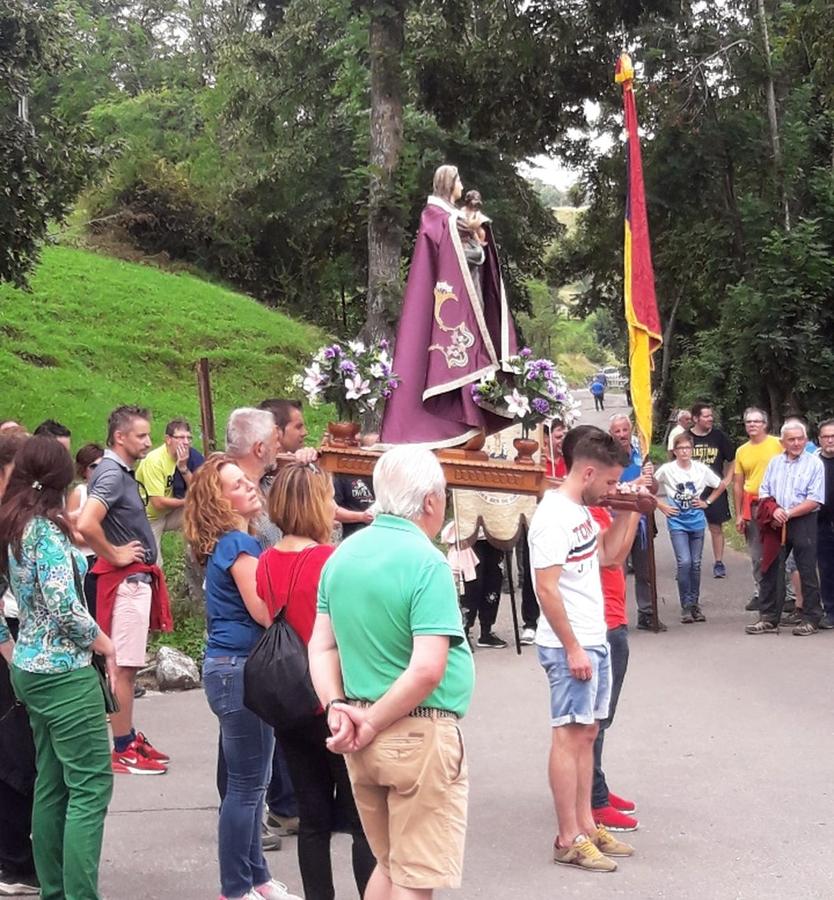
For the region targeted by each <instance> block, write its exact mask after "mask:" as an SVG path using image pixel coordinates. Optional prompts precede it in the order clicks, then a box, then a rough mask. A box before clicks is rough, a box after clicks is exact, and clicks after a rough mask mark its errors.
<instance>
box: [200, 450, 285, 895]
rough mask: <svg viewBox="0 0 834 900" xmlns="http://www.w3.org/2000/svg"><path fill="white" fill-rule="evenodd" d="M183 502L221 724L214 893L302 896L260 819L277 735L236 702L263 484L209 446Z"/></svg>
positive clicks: (210, 691)
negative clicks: (222, 783)
mask: <svg viewBox="0 0 834 900" xmlns="http://www.w3.org/2000/svg"><path fill="white" fill-rule="evenodd" d="M184 510H185V511H184V514H183V532H184V534H185V538H186V540H187V541H188V542H189V543H190V544H191V547H192V549H193V551H194V554H195V556H196V557H197V560H198V561H199V562H200V563H201V564H203V565H205V567H206V582H205V584H206V619H207V630H208V639H207V641H206V658H205V662H204V664H203V686H204V688H205V692H206V699H207V700H208V704H209V706H210V707H211V711H212V712H213V713H214V714H215V716H217V720H218V722H219V724H220V745H221V747H222V750H223V758H224V760H225V763H226V770H227V784H226V790H225V794H224V796H223V798H222V800H221V803H220V819H219V823H218V856H219V862H220V886H221V891H222V895H221V900H299V898H298V897H296V896H294V895H293V894H290V893H289V892H288V891H287V886H286V885H285V884H282V883H281V882H280V881H275V880H273V878H272V876H271V875H270V873H269V869H268V868H267V864H266V859H265V858H264V851H263V844H262V840H261V823H262V821H263V810H264V796H265V793H266V785H267V783H268V782H269V777H270V772H271V769H272V749H273V744H274V737H273V733H272V729H271V728H270V727H269V725H267V724H266V722H264V721H263V720H262V719H260V718H258V716H256V715H255V713H253V712H252V711H251V710H249V709H247V708H246V706H244V704H243V668H244V666H245V664H246V660H247V659H248V657H249V653H250V652H251V650H252V648H253V647H254V646H255V644H257V642H258V640H259V639H260V637H261V635H262V634H263V632H264V628H265V627H266V626H267V625H269V624H270V622H271V621H272V616H271V615H270V614H269V610H268V609H267V607H266V604H265V603H264V602H263V600H261V598H260V597H259V596H258V594H257V591H256V589H255V569H256V567H257V563H258V557H259V556H260V555H261V546H260V544H259V543H258V541H257V540H256V539H255V538H254V537H253V536H252V534H251V531H252V526H253V523H254V521H255V519H256V518H257V516H258V515H259V514H260V512H261V497H260V493H259V491H258V489H257V487H256V486H255V485H254V484H253V483H252V482H251V481H250V480H249V479H248V478H247V477H246V475H244V473H243V472H242V471H241V469H240V468H239V467H238V466H237V464H236V463H235V461H234V460H233V459H232V457H230V456H226V455H225V454H223V453H215V454H213V455H212V456H210V457H209V458H208V459H207V460H206V461H205V463H203V465H202V466H201V467H200V469H198V470H197V471H196V472H195V473H194V477H193V478H192V480H191V484H190V486H189V489H188V493H187V494H186V496H185V507H184Z"/></svg>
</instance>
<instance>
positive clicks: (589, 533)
mask: <svg viewBox="0 0 834 900" xmlns="http://www.w3.org/2000/svg"><path fill="white" fill-rule="evenodd" d="M598 533H599V526H598V525H597V523H596V522H595V521H594V519H593V518H592V516H591V514H590V512H589V511H588V509H587V507H585V506H580V505H579V504H578V503H574V502H573V501H572V500H570V499H569V498H568V497H566V496H565V495H564V494H562V493H561V492H560V491H556V490H553V491H546V492H545V495H544V497H543V498H542V502H541V503H540V504H539V505H538V508H537V509H536V512H535V515H534V516H533V521H532V522H531V523H530V534H529V538H528V541H529V544H530V565H531V566H532V567H533V568H534V569H549V568H550V567H551V566H561V567H562V572H561V575H560V576H559V592H560V593H561V595H562V601H563V603H564V605H565V612H566V613H567V616H568V621H569V622H570V625H571V628H572V629H573V633H574V634H575V635H576V639H577V640H578V641H579V643H580V644H581V645H582V646H583V647H599V646H602V645H603V644H605V642H606V628H605V604H604V601H603V597H602V584H601V582H600V576H599V555H598V553H597V534H598ZM534 584H535V579H534ZM537 599H538V595H537ZM539 606H541V601H539ZM536 643H537V644H539V645H540V646H542V647H561V646H562V642H561V641H560V640H559V638H558V637H557V636H556V633H555V632H554V631H553V629H552V628H551V627H550V623H549V622H548V621H547V617H546V616H545V615H544V613H542V615H541V616H539V624H538V627H537V629H536Z"/></svg>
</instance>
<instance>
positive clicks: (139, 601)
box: [110, 581, 151, 669]
mask: <svg viewBox="0 0 834 900" xmlns="http://www.w3.org/2000/svg"><path fill="white" fill-rule="evenodd" d="M150 623H151V586H150V585H149V584H144V583H143V582H141V581H123V582H122V583H121V584H120V585H119V587H118V588H117V589H116V602H115V603H114V605H113V621H112V623H111V625H110V637H111V639H112V641H113V644H114V646H115V647H116V665H119V666H125V667H128V666H130V667H134V668H140V669H141V668H143V667H144V665H145V651H146V650H147V648H148V628H149V627H150Z"/></svg>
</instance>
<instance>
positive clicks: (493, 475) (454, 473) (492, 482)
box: [319, 444, 549, 496]
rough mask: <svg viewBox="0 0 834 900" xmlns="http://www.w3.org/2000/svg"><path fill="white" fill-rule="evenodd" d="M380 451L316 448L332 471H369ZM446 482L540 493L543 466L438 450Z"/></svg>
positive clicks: (491, 489) (351, 472)
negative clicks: (524, 464)
mask: <svg viewBox="0 0 834 900" xmlns="http://www.w3.org/2000/svg"><path fill="white" fill-rule="evenodd" d="M381 455H382V453H381V452H380V451H376V450H364V449H362V450H360V449H359V448H345V449H341V448H337V447H330V446H328V445H326V444H325V445H323V446H322V447H320V448H319V465H320V466H321V467H322V468H323V469H325V470H326V471H328V472H330V473H331V474H333V475H372V474H373V471H374V466H375V465H376V461H377V460H378V459H379V457H380V456H381ZM437 456H438V459H439V460H440V464H441V465H442V466H443V473H444V474H445V476H446V483H447V485H448V486H449V487H452V488H462V489H466V488H470V489H472V490H478V491H498V492H504V493H509V494H535V495H537V496H538V495H539V494H540V493H541V492H542V491H543V490H544V489H545V488H546V487H548V486H549V485H545V476H544V466H519V465H516V464H515V463H514V462H510V461H508V460H503V459H462V458H460V457H458V456H451V455H446V454H445V453H444V451H442V450H441V451H438V454H437Z"/></svg>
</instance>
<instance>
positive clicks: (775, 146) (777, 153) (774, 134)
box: [756, 0, 791, 231]
mask: <svg viewBox="0 0 834 900" xmlns="http://www.w3.org/2000/svg"><path fill="white" fill-rule="evenodd" d="M756 7H757V10H758V15H759V27H760V28H761V30H762V46H763V48H764V55H765V67H766V70H767V81H766V82H765V93H766V96H767V119H768V122H769V124H770V146H771V149H772V151H773V167H774V169H775V171H776V181H777V185H778V188H779V193H780V195H781V200H782V212H783V215H784V217H785V231H790V230H791V211H790V206H789V205H788V191H787V187H786V185H785V172H784V169H783V167H782V148H781V145H780V142H779V119H778V118H777V115H776V89H775V88H774V86H773V61H772V57H771V52H770V31H769V30H768V27H767V13H766V12H765V5H764V0H757V2H756Z"/></svg>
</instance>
